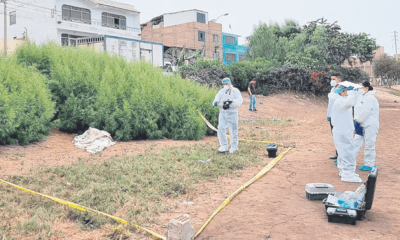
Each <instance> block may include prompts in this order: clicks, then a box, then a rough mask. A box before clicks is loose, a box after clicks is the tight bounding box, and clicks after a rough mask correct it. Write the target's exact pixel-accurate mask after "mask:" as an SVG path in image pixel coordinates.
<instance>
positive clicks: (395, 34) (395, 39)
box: [389, 31, 399, 86]
mask: <svg viewBox="0 0 400 240" xmlns="http://www.w3.org/2000/svg"><path fill="white" fill-rule="evenodd" d="M394 47H395V49H396V57H395V58H394V59H396V68H397V69H396V71H398V68H399V67H398V62H397V32H396V31H394ZM396 80H397V81H396V82H397V84H399V76H398V74H396ZM389 86H390V85H389Z"/></svg>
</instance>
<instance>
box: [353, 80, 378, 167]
mask: <svg viewBox="0 0 400 240" xmlns="http://www.w3.org/2000/svg"><path fill="white" fill-rule="evenodd" d="M361 85H362V88H361V89H360V90H358V93H359V94H360V96H359V97H358V98H357V101H356V105H355V107H354V121H355V126H357V127H358V125H359V126H360V127H361V128H360V131H356V134H355V137H354V149H355V154H356V155H355V156H356V157H357V155H358V153H359V152H360V150H361V147H362V145H363V144H364V143H365V148H364V165H363V166H362V167H360V170H362V171H371V170H372V168H373V167H374V166H375V157H376V151H375V142H376V137H377V135H378V131H379V102H378V100H377V99H376V97H375V94H376V91H373V90H374V88H373V87H372V86H371V84H370V82H369V81H365V82H363V83H362V84H361ZM356 130H357V129H356ZM357 132H358V133H359V134H358V133H357ZM360 134H362V135H360Z"/></svg>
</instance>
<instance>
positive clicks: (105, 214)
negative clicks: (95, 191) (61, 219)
mask: <svg viewBox="0 0 400 240" xmlns="http://www.w3.org/2000/svg"><path fill="white" fill-rule="evenodd" d="M0 183H2V184H4V185H10V186H13V187H15V188H18V189H20V190H23V191H25V192H28V193H31V194H33V195H38V196H41V197H43V198H48V199H51V200H53V201H55V202H58V203H61V204H64V205H67V206H68V207H71V208H75V209H78V210H80V211H82V212H90V213H95V214H98V215H100V216H103V217H107V218H111V219H113V220H115V221H117V222H120V223H123V224H125V225H129V226H131V227H134V228H137V229H139V230H143V231H146V232H148V233H150V234H151V235H153V236H154V237H157V238H159V239H163V240H166V239H167V238H166V237H164V236H162V235H159V234H157V233H155V232H153V231H151V230H149V229H147V228H144V227H141V226H138V225H135V224H131V223H129V222H127V221H126V220H124V219H122V218H119V217H115V216H112V215H109V214H107V213H103V212H100V211H97V210H94V209H91V208H88V207H83V206H81V205H79V204H75V203H72V202H68V201H64V200H61V199H59V198H55V197H51V196H47V195H45V194H41V193H37V192H34V191H31V190H28V189H25V188H23V187H20V186H18V185H15V184H12V183H9V182H7V181H4V180H1V179H0Z"/></svg>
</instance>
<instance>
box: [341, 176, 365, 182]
mask: <svg viewBox="0 0 400 240" xmlns="http://www.w3.org/2000/svg"><path fill="white" fill-rule="evenodd" d="M340 180H341V181H342V182H351V183H361V182H362V179H361V178H360V177H358V176H351V177H342V178H341V179H340Z"/></svg>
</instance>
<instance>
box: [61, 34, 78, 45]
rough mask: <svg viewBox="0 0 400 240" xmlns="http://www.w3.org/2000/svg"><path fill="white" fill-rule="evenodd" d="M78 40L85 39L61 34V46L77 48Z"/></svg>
mask: <svg viewBox="0 0 400 240" xmlns="http://www.w3.org/2000/svg"><path fill="white" fill-rule="evenodd" d="M78 38H83V37H82V36H75V35H70V34H65V33H63V34H61V45H62V46H73V47H76V45H77V41H78Z"/></svg>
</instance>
